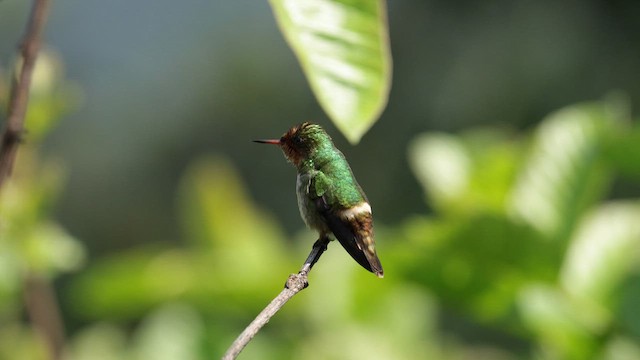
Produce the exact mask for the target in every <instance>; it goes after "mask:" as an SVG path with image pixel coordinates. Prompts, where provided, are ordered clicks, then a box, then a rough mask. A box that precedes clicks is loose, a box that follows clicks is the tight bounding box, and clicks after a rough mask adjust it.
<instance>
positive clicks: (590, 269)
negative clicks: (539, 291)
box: [561, 202, 640, 302]
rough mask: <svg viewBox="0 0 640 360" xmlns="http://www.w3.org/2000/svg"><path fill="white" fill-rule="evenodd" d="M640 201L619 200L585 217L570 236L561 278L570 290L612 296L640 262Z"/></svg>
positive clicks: (583, 294) (590, 296)
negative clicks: (572, 235)
mask: <svg viewBox="0 0 640 360" xmlns="http://www.w3.org/2000/svg"><path fill="white" fill-rule="evenodd" d="M638 249H640V203H637V202H635V203H631V202H627V203H625V202H616V203H611V204H607V205H605V206H602V207H600V208H598V209H597V210H595V211H594V212H593V213H591V214H590V215H589V216H588V217H586V218H585V219H584V220H583V221H582V223H581V224H580V226H579V229H578V231H577V233H576V234H575V236H574V237H573V239H572V240H571V244H570V247H569V249H568V253H567V257H566V261H565V263H564V266H563V268H562V273H561V281H562V285H563V286H564V288H565V289H567V290H568V291H569V292H570V293H571V294H573V295H575V296H579V297H583V298H586V299H590V300H593V301H600V302H603V301H606V300H610V298H611V295H612V291H613V290H615V289H616V288H617V286H619V285H620V284H621V283H622V281H623V280H624V277H625V276H626V275H627V274H628V273H629V271H630V270H631V269H632V268H633V267H634V266H637V265H638V264H640V252H638Z"/></svg>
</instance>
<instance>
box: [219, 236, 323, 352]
mask: <svg viewBox="0 0 640 360" xmlns="http://www.w3.org/2000/svg"><path fill="white" fill-rule="evenodd" d="M328 244H329V239H328V238H327V237H321V238H320V239H318V241H316V242H315V243H314V244H313V248H312V249H311V253H309V256H308V257H307V260H306V261H305V262H304V265H302V268H301V269H300V272H298V273H297V274H291V275H289V278H288V279H287V282H286V284H285V285H284V289H282V291H281V292H280V294H278V296H276V298H275V299H273V300H272V301H271V303H269V305H267V307H265V308H264V310H262V312H260V314H258V316H256V318H255V319H254V320H253V321H252V322H251V324H249V326H247V327H246V328H245V329H244V331H243V332H242V333H241V334H240V335H239V336H238V338H237V339H236V340H235V341H234V342H233V344H231V346H230V347H229V349H228V350H227V352H226V353H225V354H224V356H223V357H222V360H234V359H235V358H236V357H237V356H238V355H239V354H240V352H241V351H242V349H244V347H245V346H247V344H248V343H249V341H251V339H253V337H254V336H255V335H256V334H257V333H258V331H260V329H262V327H263V326H264V325H265V324H266V323H268V322H269V320H270V319H271V318H272V317H273V315H275V314H276V313H277V312H278V311H279V310H280V309H281V308H282V307H283V306H284V304H286V303H287V301H289V300H290V299H291V298H292V297H293V296H294V295H295V294H297V293H299V292H300V291H301V290H303V289H305V288H306V287H307V286H308V285H309V282H308V281H307V277H308V275H309V272H310V271H311V268H312V267H313V265H314V264H315V263H316V262H317V261H318V259H320V256H321V255H322V253H324V252H325V250H327V245H328Z"/></svg>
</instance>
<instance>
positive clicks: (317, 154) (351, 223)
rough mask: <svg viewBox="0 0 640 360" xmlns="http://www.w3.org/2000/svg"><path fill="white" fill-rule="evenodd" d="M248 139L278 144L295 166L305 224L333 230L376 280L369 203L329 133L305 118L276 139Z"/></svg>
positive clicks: (379, 266)
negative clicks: (303, 121)
mask: <svg viewBox="0 0 640 360" xmlns="http://www.w3.org/2000/svg"><path fill="white" fill-rule="evenodd" d="M254 141H255V142H257V143H262V144H273V145H278V146H279V147H280V149H282V152H283V153H284V156H285V158H286V159H287V161H289V162H290V163H291V164H293V165H294V166H295V167H296V169H297V173H298V176H297V180H296V194H297V196H298V209H299V210H300V215H301V217H302V220H304V222H305V224H306V225H307V226H308V227H309V228H312V229H315V230H317V231H318V233H319V234H320V238H329V235H330V234H333V236H334V237H335V238H336V239H337V240H338V241H339V242H340V244H342V247H344V249H345V250H347V252H348V253H349V255H351V257H352V258H353V259H354V260H355V261H357V262H358V264H360V265H361V266H362V267H364V268H365V269H367V270H369V271H371V272H373V273H375V274H376V275H377V276H378V277H379V278H382V277H383V275H384V272H383V270H382V264H380V259H378V255H377V253H376V246H375V240H374V237H373V219H372V216H371V206H370V205H369V201H368V200H367V196H366V195H365V194H364V192H363V191H362V188H361V187H360V185H359V184H358V182H357V181H356V178H355V177H354V176H353V172H352V171H351V168H350V167H349V163H347V160H346V158H345V157H344V155H343V154H342V152H341V151H340V150H338V149H337V148H336V147H335V145H334V144H333V141H332V140H331V137H330V136H329V134H327V132H326V131H324V129H323V128H322V127H320V125H316V124H312V123H309V122H305V123H302V124H300V125H297V126H294V127H292V128H291V129H289V131H287V132H286V133H284V135H282V137H280V139H273V140H254Z"/></svg>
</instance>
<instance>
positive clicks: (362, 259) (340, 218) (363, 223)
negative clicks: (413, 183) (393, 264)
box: [309, 173, 383, 277]
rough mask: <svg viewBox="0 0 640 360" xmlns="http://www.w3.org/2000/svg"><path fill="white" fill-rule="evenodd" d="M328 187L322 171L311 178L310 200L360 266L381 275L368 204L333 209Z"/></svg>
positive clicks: (328, 184)
mask: <svg viewBox="0 0 640 360" xmlns="http://www.w3.org/2000/svg"><path fill="white" fill-rule="evenodd" d="M330 191H331V187H330V183H328V179H327V178H326V176H324V175H323V174H321V173H320V174H318V175H317V176H315V177H314V178H313V180H312V181H311V184H310V186H309V196H311V198H312V199H313V200H314V202H315V205H316V209H317V210H318V213H319V214H320V216H322V218H323V219H324V221H325V223H326V224H327V226H328V227H329V230H331V232H332V233H333V235H334V236H335V237H336V239H338V241H339V242H340V244H341V245H342V247H344V249H345V250H346V251H347V252H348V253H349V255H351V257H352V258H353V259H354V260H355V261H357V262H358V264H360V265H361V266H362V267H363V268H365V269H367V270H369V271H371V272H373V273H376V275H378V276H379V277H382V274H383V271H382V265H381V264H380V260H379V259H378V256H377V254H376V251H375V244H374V240H373V222H372V217H371V208H370V207H369V205H368V203H366V202H364V203H363V204H366V208H365V207H362V208H359V209H355V208H350V209H349V208H347V209H343V208H339V206H338V208H336V207H333V208H332V207H331V205H330V203H334V204H335V203H336V202H335V201H329V200H328V198H329V197H330V196H331V193H330Z"/></svg>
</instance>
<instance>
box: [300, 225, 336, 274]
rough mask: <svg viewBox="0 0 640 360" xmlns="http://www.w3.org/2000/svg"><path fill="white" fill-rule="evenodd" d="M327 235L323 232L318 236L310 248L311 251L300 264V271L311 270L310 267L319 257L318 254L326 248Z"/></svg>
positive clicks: (306, 271)
mask: <svg viewBox="0 0 640 360" xmlns="http://www.w3.org/2000/svg"><path fill="white" fill-rule="evenodd" d="M329 241H330V239H329V237H328V236H327V235H325V234H322V235H320V238H319V239H318V240H317V241H316V242H315V243H314V244H313V248H312V249H311V253H309V256H308V257H307V260H306V261H305V262H304V265H302V268H301V269H300V273H305V274H306V273H308V272H309V271H311V268H312V267H313V265H315V263H316V262H317V261H318V259H320V255H322V253H323V252H325V251H326V250H327V245H328V244H329Z"/></svg>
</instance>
